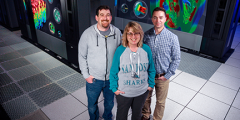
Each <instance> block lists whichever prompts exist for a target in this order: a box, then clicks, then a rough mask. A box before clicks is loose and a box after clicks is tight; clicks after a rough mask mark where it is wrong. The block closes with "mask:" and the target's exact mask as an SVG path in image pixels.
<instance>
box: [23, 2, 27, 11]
mask: <svg viewBox="0 0 240 120" xmlns="http://www.w3.org/2000/svg"><path fill="white" fill-rule="evenodd" d="M23 5H24V8H25V10H27V6H26V2H25V0H23Z"/></svg>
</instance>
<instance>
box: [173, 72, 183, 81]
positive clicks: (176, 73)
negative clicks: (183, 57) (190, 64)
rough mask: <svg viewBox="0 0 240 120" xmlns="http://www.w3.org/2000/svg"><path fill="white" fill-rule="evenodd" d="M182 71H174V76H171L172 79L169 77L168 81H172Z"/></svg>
mask: <svg viewBox="0 0 240 120" xmlns="http://www.w3.org/2000/svg"><path fill="white" fill-rule="evenodd" d="M181 72H182V71H181V70H176V71H175V75H173V76H172V77H170V81H172V80H173V79H175V78H176V77H177V76H178V75H179V74H180V73H181Z"/></svg>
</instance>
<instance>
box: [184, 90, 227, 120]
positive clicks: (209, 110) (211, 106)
mask: <svg viewBox="0 0 240 120" xmlns="http://www.w3.org/2000/svg"><path fill="white" fill-rule="evenodd" d="M187 107H188V108H190V109H192V110H194V111H196V112H198V113H200V114H202V115H204V116H206V117H208V118H211V119H214V120H223V119H224V117H225V115H226V114H227V111H228V109H229V107H230V106H229V105H226V104H224V103H222V102H219V101H217V100H214V99H212V98H210V97H207V96H205V95H202V94H200V93H198V94H197V95H196V96H195V97H194V98H193V100H192V101H191V102H190V104H188V106H187Z"/></svg>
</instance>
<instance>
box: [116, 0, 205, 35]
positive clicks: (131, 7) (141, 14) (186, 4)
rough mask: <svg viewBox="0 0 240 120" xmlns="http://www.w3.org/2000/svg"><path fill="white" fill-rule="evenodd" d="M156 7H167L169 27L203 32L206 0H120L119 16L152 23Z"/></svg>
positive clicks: (118, 3) (191, 31)
mask: <svg viewBox="0 0 240 120" xmlns="http://www.w3.org/2000/svg"><path fill="white" fill-rule="evenodd" d="M156 7H163V8H165V10H166V17H167V20H166V23H165V26H166V27H167V28H170V29H174V30H178V31H182V32H187V33H193V34H198V35H202V34H203V29H204V23H205V16H206V14H205V13H204V12H206V8H207V6H206V0H118V1H117V17H121V18H125V19H130V20H134V21H139V22H144V23H149V24H152V20H151V17H152V11H153V9H154V8H156Z"/></svg>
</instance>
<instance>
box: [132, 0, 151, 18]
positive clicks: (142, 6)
mask: <svg viewBox="0 0 240 120" xmlns="http://www.w3.org/2000/svg"><path fill="white" fill-rule="evenodd" d="M133 9H134V11H133V12H134V14H135V15H136V17H138V18H144V17H145V16H146V15H147V10H148V8H147V4H146V3H145V2H144V1H137V2H136V3H135V4H134V7H133Z"/></svg>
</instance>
